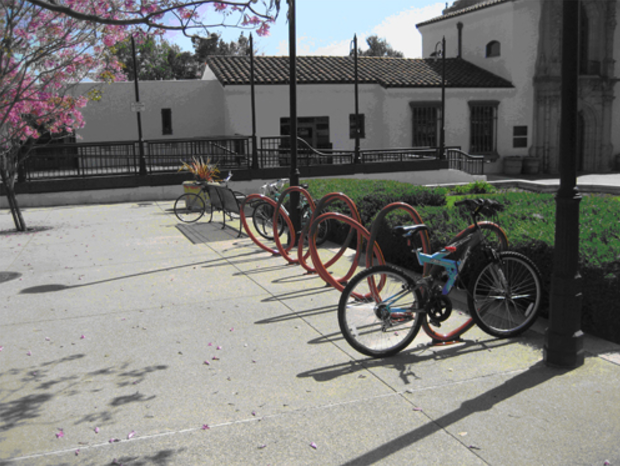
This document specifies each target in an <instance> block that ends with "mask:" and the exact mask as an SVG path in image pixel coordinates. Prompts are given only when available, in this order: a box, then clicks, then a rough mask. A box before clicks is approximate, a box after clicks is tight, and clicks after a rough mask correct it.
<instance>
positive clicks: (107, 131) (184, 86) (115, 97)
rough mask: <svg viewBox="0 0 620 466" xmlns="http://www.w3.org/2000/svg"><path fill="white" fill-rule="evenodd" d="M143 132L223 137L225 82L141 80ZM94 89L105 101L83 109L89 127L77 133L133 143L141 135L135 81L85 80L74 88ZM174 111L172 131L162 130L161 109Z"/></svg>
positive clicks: (178, 136)
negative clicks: (100, 93) (223, 87)
mask: <svg viewBox="0 0 620 466" xmlns="http://www.w3.org/2000/svg"><path fill="white" fill-rule="evenodd" d="M139 86H140V101H141V102H143V103H144V104H145V107H146V108H145V111H144V112H142V115H141V119H142V134H143V138H144V139H145V140H153V139H182V138H193V137H205V136H221V135H223V134H224V129H225V128H224V124H223V119H222V118H221V112H222V109H223V107H224V94H223V92H222V88H221V86H219V85H218V84H217V83H214V82H209V81H198V80H196V81H190V80H188V81H141V82H140V83H139ZM93 88H96V89H98V90H100V91H101V92H102V97H101V100H99V101H91V102H89V103H88V105H87V106H86V108H85V109H83V111H82V113H83V116H84V119H85V121H86V125H85V126H84V127H83V128H82V129H80V130H79V131H78V132H77V134H78V136H80V137H81V139H79V141H80V142H109V141H135V140H137V139H138V124H137V117H136V113H135V112H133V111H132V110H131V103H132V102H135V89H134V83H133V82H122V83H113V84H104V83H83V84H80V85H78V86H77V89H76V92H77V93H79V94H86V93H88V91H89V90H91V89H93ZM164 108H169V109H171V111H172V134H170V135H164V134H162V116H161V110H162V109H164Z"/></svg>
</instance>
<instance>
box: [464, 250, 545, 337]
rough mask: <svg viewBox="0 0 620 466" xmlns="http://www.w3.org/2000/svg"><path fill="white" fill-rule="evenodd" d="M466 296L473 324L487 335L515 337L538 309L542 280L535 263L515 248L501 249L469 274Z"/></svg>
mask: <svg viewBox="0 0 620 466" xmlns="http://www.w3.org/2000/svg"><path fill="white" fill-rule="evenodd" d="M472 277H473V278H472V280H471V281H470V284H469V295H468V297H467V300H468V305H469V310H470V312H471V315H472V318H473V319H474V321H475V322H476V324H477V325H478V326H479V327H480V328H481V329H482V330H484V331H485V332H486V333H488V334H489V335H493V336H495V337H499V338H506V337H514V336H517V335H519V334H521V333H523V332H525V331H526V330H527V329H528V328H530V327H531V326H532V324H533V323H534V321H535V320H536V318H537V317H538V313H539V311H540V303H541V299H542V281H541V279H540V272H539V271H538V268H537V267H536V265H535V264H534V263H533V262H532V261H531V260H530V259H529V258H527V257H526V256H524V255H522V254H519V253H516V252H508V251H504V252H500V253H499V260H491V261H488V262H486V263H485V264H483V265H482V267H480V268H479V269H478V271H477V272H475V273H474V274H473V275H472Z"/></svg>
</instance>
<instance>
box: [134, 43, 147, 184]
mask: <svg viewBox="0 0 620 466" xmlns="http://www.w3.org/2000/svg"><path fill="white" fill-rule="evenodd" d="M131 53H132V54H133V78H134V79H133V81H134V87H135V91H136V104H138V105H139V104H140V88H139V86H138V60H137V59H136V43H135V41H134V39H133V36H131ZM140 112H141V109H140V108H138V107H136V114H137V116H138V147H139V151H140V159H139V162H140V172H139V173H140V176H145V175H146V159H145V157H144V139H143V137H142V117H141V115H140Z"/></svg>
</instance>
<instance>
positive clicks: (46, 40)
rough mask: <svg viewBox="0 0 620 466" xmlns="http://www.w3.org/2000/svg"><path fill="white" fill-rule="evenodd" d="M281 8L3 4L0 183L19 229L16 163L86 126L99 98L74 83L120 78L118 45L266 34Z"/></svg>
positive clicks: (171, 2) (168, 0) (135, 0)
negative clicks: (224, 30) (135, 39)
mask: <svg viewBox="0 0 620 466" xmlns="http://www.w3.org/2000/svg"><path fill="white" fill-rule="evenodd" d="M257 5H259V6H257ZM257 8H261V10H260V11H259V10H258V9H257ZM278 10H279V0H269V3H265V2H264V1H263V2H261V3H260V4H259V2H258V1H257V0H248V1H239V2H234V1H231V2H226V1H224V2H215V1H213V0H199V1H191V0H189V1H188V0H0V177H1V181H2V186H3V188H4V191H5V194H6V196H7V199H8V203H9V207H10V210H11V214H12V216H13V221H14V223H15V227H16V228H17V230H19V231H25V230H26V224H25V222H24V219H23V216H22V214H21V211H20V209H19V206H18V204H17V199H16V197H15V181H16V179H17V174H18V171H19V168H20V165H21V164H23V163H24V161H25V160H26V158H27V157H28V151H29V148H30V147H32V145H33V143H34V142H35V141H37V140H39V139H40V138H45V139H46V140H49V139H52V138H54V137H61V136H64V135H67V134H71V133H73V132H74V131H75V130H76V129H78V128H80V127H81V126H83V124H84V121H83V119H82V114H81V112H80V110H81V109H82V108H84V106H86V105H87V103H88V101H89V99H97V98H98V93H97V92H93V93H92V94H90V95H78V94H77V93H76V91H75V89H76V84H77V83H79V82H80V81H83V80H93V81H107V82H112V81H115V80H123V79H125V76H124V74H123V73H122V71H121V67H120V65H119V62H118V59H117V57H116V56H115V55H114V54H113V53H112V52H113V50H114V45H115V44H117V43H118V42H120V41H122V40H124V39H126V38H127V37H128V35H129V34H136V33H139V32H141V31H149V32H156V33H161V32H163V31H165V30H176V31H181V32H183V33H184V34H185V35H188V36H190V37H201V36H203V35H206V34H208V29H209V28H213V27H218V26H219V27H222V26H231V27H238V28H252V29H258V31H257V33H258V34H259V35H265V34H267V33H268V31H269V25H270V23H271V22H272V21H273V18H274V16H273V15H275V14H277V12H278Z"/></svg>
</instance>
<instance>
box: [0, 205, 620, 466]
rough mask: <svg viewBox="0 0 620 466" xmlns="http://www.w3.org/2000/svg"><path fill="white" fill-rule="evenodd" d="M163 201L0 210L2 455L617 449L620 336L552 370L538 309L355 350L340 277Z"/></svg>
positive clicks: (478, 455) (574, 453)
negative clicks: (515, 334) (440, 339)
mask: <svg viewBox="0 0 620 466" xmlns="http://www.w3.org/2000/svg"><path fill="white" fill-rule="evenodd" d="M171 207H172V203H171V202H167V201H160V202H141V203H125V204H115V205H93V206H81V207H56V208H34V209H24V215H25V217H26V220H27V222H28V224H29V226H30V227H37V231H36V232H30V233H26V234H15V233H11V232H9V230H10V229H11V228H12V227H13V225H12V221H11V218H10V215H9V213H8V212H6V211H1V212H0V293H1V294H2V297H3V299H2V301H0V347H2V350H1V351H0V465H8V464H11V465H72V464H75V465H112V464H123V465H234V464H238V465H248V464H251V465H306V464H307V465H369V464H387V465H391V464H393V465H403V464H416V465H444V464H448V463H452V464H458V465H485V464H491V465H543V464H544V465H562V466H564V465H603V464H612V465H613V464H616V465H618V464H620V446H619V444H618V439H619V438H620V390H619V389H618V387H620V347H619V346H618V345H614V344H612V343H609V342H606V341H602V340H599V339H596V338H593V337H589V336H588V337H587V338H586V342H585V344H586V349H587V359H586V363H585V365H584V366H582V367H581V368H578V369H576V370H573V371H566V370H557V369H551V368H548V367H546V366H545V364H544V362H543V361H542V345H543V343H544V337H543V334H542V331H544V328H545V326H546V323H545V322H543V321H541V322H538V323H537V325H536V327H535V328H534V329H533V330H530V331H529V332H527V333H526V334H525V335H524V336H522V337H520V338H517V339H512V340H496V339H494V338H492V337H489V336H488V335H486V334H484V333H482V332H481V331H480V330H478V329H477V328H474V329H472V330H470V331H469V332H467V333H466V334H465V335H464V339H465V342H464V343H463V344H459V345H453V346H448V347H443V348H436V347H430V346H428V339H427V338H425V337H424V336H423V335H420V336H418V338H417V339H416V340H415V341H414V342H413V343H412V345H411V346H410V348H408V349H407V350H405V351H404V352H402V353H401V354H399V355H398V356H396V357H392V358H389V359H385V360H373V359H367V358H365V357H362V356H361V355H360V354H358V353H356V352H355V351H354V350H353V349H352V348H350V347H349V346H348V344H347V343H346V342H345V341H344V340H343V339H342V337H341V335H340V331H339V329H338V323H337V320H336V313H335V309H336V305H337V302H338V298H339V293H338V292H337V291H335V290H333V289H331V288H327V287H325V285H324V283H323V282H322V281H321V279H320V278H318V277H316V276H314V275H307V274H305V273H304V270H303V269H302V268H301V267H299V266H288V265H285V262H284V261H283V259H282V258H280V257H276V256H272V255H271V254H269V253H266V252H263V251H262V250H260V249H259V248H258V247H256V246H255V245H254V244H253V243H252V242H251V240H249V239H248V238H247V237H242V238H240V239H237V238H235V237H234V236H235V232H234V231H233V230H232V229H227V230H221V229H220V224H219V223H217V222H214V223H212V224H207V223H198V224H197V225H193V226H187V225H178V222H177V220H176V218H175V217H174V215H172V212H171ZM216 220H217V221H218V222H219V216H218V215H217V214H216ZM461 318H462V317H461ZM454 319H456V320H458V319H459V312H458V309H457V310H456V311H455V317H454ZM448 323H450V321H449V322H448Z"/></svg>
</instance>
